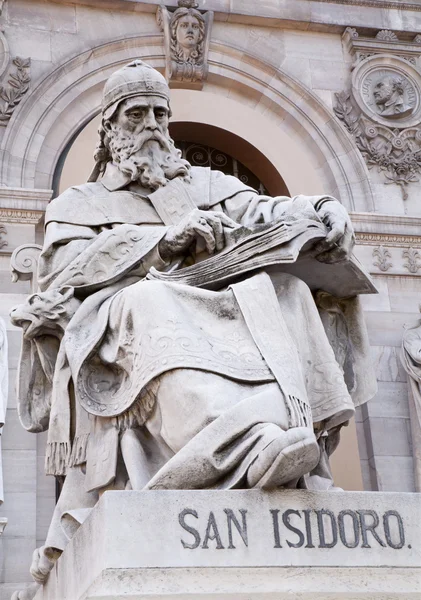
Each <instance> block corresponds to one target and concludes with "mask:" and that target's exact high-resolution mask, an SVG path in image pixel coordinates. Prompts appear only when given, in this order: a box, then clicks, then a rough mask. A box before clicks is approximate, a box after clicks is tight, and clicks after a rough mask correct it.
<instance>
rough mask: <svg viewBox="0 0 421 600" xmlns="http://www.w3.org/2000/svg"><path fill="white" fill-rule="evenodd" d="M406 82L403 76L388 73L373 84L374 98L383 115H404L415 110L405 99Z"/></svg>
mask: <svg viewBox="0 0 421 600" xmlns="http://www.w3.org/2000/svg"><path fill="white" fill-rule="evenodd" d="M405 88H406V82H405V80H404V78H403V77H398V76H393V75H388V76H386V77H383V78H382V79H380V81H378V82H377V83H376V84H375V85H374V86H373V98H374V102H375V104H376V106H377V110H378V112H379V114H380V115H381V116H382V117H403V116H407V115H410V114H411V113H412V112H413V107H412V106H410V104H408V102H407V101H406V99H405Z"/></svg>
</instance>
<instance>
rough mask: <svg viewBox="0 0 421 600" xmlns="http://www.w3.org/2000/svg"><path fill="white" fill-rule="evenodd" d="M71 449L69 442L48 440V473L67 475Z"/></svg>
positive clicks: (46, 459) (46, 462)
mask: <svg viewBox="0 0 421 600" xmlns="http://www.w3.org/2000/svg"><path fill="white" fill-rule="evenodd" d="M71 450H72V448H71V445H70V443H69V442H48V444H47V448H46V453H45V473H46V475H55V476H59V475H66V473H67V467H68V464H69V459H70V454H71Z"/></svg>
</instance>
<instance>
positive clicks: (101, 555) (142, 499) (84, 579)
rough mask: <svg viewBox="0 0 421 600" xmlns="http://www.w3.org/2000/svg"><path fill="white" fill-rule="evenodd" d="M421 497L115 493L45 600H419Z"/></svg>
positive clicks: (58, 571)
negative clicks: (171, 599) (341, 599)
mask: <svg viewBox="0 0 421 600" xmlns="http://www.w3.org/2000/svg"><path fill="white" fill-rule="evenodd" d="M420 583H421V503H420V496H419V495H417V494H395V493H389V494H387V493H359V492H358V493H353V492H347V493H345V492H344V493H342V492H337V493H335V492H331V493H324V492H318V493H313V492H305V491H289V490H282V491H277V492H272V493H265V492H260V491H232V492H221V491H195V492H190V491H157V492H151V491H148V492H107V493H106V494H104V496H103V497H102V499H101V501H100V502H99V504H98V506H97V507H96V508H95V509H94V510H93V512H92V514H91V515H90V516H89V518H88V519H87V521H85V523H84V525H83V526H82V527H80V529H79V530H78V532H77V533H76V535H75V537H74V538H73V540H72V542H71V543H70V545H69V546H68V548H67V549H66V551H65V552H64V554H63V556H62V557H61V559H60V560H59V561H58V563H57V565H56V567H55V569H54V570H53V572H52V573H51V576H50V579H49V581H48V584H47V585H46V586H45V588H44V589H43V590H42V591H40V592H38V594H37V596H36V600H82V598H83V599H84V600H85V599H86V600H89V599H94V598H95V599H96V600H99V599H103V600H105V599H111V598H113V599H120V598H121V599H122V598H124V599H131V600H138V599H139V600H140V599H152V598H153V599H155V600H158V599H163V598H170V597H176V598H177V600H184V599H187V598H189V599H194V600H199V599H203V600H204V599H205V598H206V599H210V598H212V599H221V600H222V599H224V600H226V599H229V598H232V599H235V600H240V599H244V600H246V599H247V600H260V599H262V600H263V599H271V600H275V599H276V600H281V599H284V598H285V599H286V598H288V599H291V598H300V600H304V599H307V598H308V599H310V598H311V599H314V598H320V599H323V600H327V599H338V598H347V599H363V598H364V599H367V598H370V599H374V598H376V599H381V600H386V599H387V600H389V599H395V598H400V599H403V598H405V599H409V598H411V599H412V600H414V599H415V598H420V597H421V596H420V594H421V585H420Z"/></svg>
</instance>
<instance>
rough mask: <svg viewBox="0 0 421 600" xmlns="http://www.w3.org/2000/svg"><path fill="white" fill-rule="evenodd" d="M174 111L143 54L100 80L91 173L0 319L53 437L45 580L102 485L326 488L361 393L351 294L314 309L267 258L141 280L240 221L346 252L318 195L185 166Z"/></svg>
mask: <svg viewBox="0 0 421 600" xmlns="http://www.w3.org/2000/svg"><path fill="white" fill-rule="evenodd" d="M182 22H186V23H188V24H189V26H190V25H191V24H192V20H191V15H190V13H189V17H188V21H182V20H181V18H180V19H178V26H180V23H182ZM199 31H200V28H199ZM193 35H194V36H196V33H194V34H193ZM187 37H189V36H187ZM181 39H182V38H181V36H180V40H181ZM194 39H199V38H197V37H195V38H194ZM170 115H171V112H170V94H169V88H168V85H167V83H166V81H165V79H164V77H163V76H162V75H161V74H160V73H158V72H157V71H156V70H154V69H152V68H151V67H149V66H148V65H146V64H145V63H143V62H142V61H140V60H136V61H134V62H132V63H130V64H129V65H127V66H125V67H123V68H122V69H120V70H119V71H117V72H116V73H114V74H113V75H112V76H111V77H110V78H109V80H108V81H107V83H106V85H105V89H104V95H103V105H102V121H101V126H100V129H99V143H98V145H97V149H96V152H95V161H96V166H95V169H94V171H93V173H92V175H91V178H90V181H89V182H88V183H87V184H85V185H80V186H76V187H73V188H70V189H69V190H67V191H66V192H65V193H63V194H62V195H61V196H59V197H58V198H56V199H55V200H53V201H52V202H51V203H50V205H49V207H48V209H47V211H46V216H45V223H46V232H45V242H44V247H43V251H42V253H41V256H40V261H39V278H38V284H39V290H40V291H39V292H38V293H35V294H33V295H32V296H31V297H30V298H29V299H28V301H27V302H26V303H25V304H23V305H21V306H18V307H16V308H15V309H14V310H13V311H12V313H11V318H12V321H13V322H14V324H15V325H18V326H20V327H22V329H23V345H22V358H21V365H20V375H19V386H18V402H19V412H20V416H21V420H22V423H23V425H24V427H25V428H26V429H27V430H29V431H33V432H39V431H44V430H46V429H48V444H47V450H46V470H47V473H49V474H51V475H55V476H61V477H63V476H65V481H64V485H63V489H62V492H61V496H60V498H59V500H58V503H57V506H56V510H55V513H54V516H53V519H52V523H51V526H50V529H49V533H48V538H47V541H46V544H45V546H44V547H43V548H41V549H39V550H37V551H36V553H35V555H34V562H33V565H32V568H31V573H32V574H33V576H34V578H35V579H36V580H37V581H38V582H41V583H42V582H43V581H45V579H46V577H47V575H48V571H49V569H50V568H51V567H52V565H53V563H54V560H55V559H56V558H57V556H59V555H60V553H61V552H62V551H63V549H64V548H65V546H66V543H67V541H68V539H69V537H71V535H73V532H74V531H75V529H76V528H77V526H78V524H80V523H81V522H83V520H84V519H85V517H86V515H87V514H88V513H89V511H90V509H91V508H92V507H93V506H94V505H95V503H96V502H97V500H98V498H99V496H100V495H101V494H102V493H103V492H104V491H105V490H113V489H114V490H126V489H127V490H131V489H132V490H156V489H164V490H165V489H237V488H243V489H244V488H263V489H272V488H276V487H279V486H285V487H290V488H295V487H300V488H308V489H315V488H317V489H329V488H331V487H332V486H333V483H332V481H331V476H330V472H329V466H328V455H329V454H330V453H331V451H333V449H334V447H335V445H336V444H337V440H338V431H339V429H340V427H341V426H342V425H343V424H345V423H346V422H347V421H348V420H349V419H350V418H351V417H352V415H353V413H354V404H360V403H362V402H364V401H366V400H368V399H369V398H370V397H371V396H372V395H373V394H374V393H375V380H374V379H373V375H372V372H371V370H370V367H369V362H368V361H367V348H368V342H367V335H366V332H365V328H364V324H363V322H362V317H361V310H360V308H359V305H358V300H357V299H356V298H355V299H353V300H351V301H350V303H348V304H347V302H346V301H343V303H344V304H346V305H347V307H348V308H347V309H346V310H342V308H341V307H340V306H339V304H338V305H335V303H334V302H330V303H329V301H328V300H326V299H324V304H325V308H323V306H321V308H320V310H321V314H322V313H323V311H324V314H325V317H324V318H323V319H324V320H323V319H321V318H320V315H319V311H318V309H317V307H316V303H315V301H314V299H313V296H312V293H311V291H310V289H309V287H308V286H307V285H306V283H304V281H302V280H301V279H298V278H297V277H295V276H293V275H290V274H287V273H285V272H282V269H281V268H275V270H272V271H270V270H265V269H263V270H254V271H253V272H251V273H249V274H248V275H246V276H241V277H238V276H237V278H234V279H233V280H232V281H231V282H229V283H228V284H226V285H221V286H219V287H217V286H216V287H215V286H214V288H212V287H209V288H207V287H206V286H198V287H195V286H192V285H183V284H179V283H171V282H165V281H160V280H159V279H157V278H156V277H155V278H153V277H152V276H151V273H155V274H157V275H159V274H162V276H164V275H165V274H167V275H168V276H169V277H170V276H171V273H176V272H179V271H180V272H181V270H182V269H183V268H185V269H186V270H187V269H189V268H191V267H188V265H193V266H194V265H195V264H198V265H200V264H201V263H198V261H199V260H202V259H204V260H214V261H218V255H219V254H220V255H221V257H222V256H225V254H224V255H223V253H224V252H226V249H227V247H228V245H229V244H231V243H234V246H233V247H237V246H235V244H237V243H238V244H240V242H236V241H235V240H236V239H238V238H239V237H240V236H241V235H245V232H246V233H247V232H249V233H250V232H251V233H253V232H254V233H253V234H254V235H257V234H259V232H260V231H266V230H268V231H269V233H270V232H273V231H274V232H275V233H276V235H279V236H280V239H284V238H283V237H282V236H284V237H285V236H286V237H285V239H287V237H288V235H289V239H292V240H294V239H298V233H297V234H293V233H291V231H298V230H299V229H300V228H301V229H300V231H301V230H302V231H307V230H308V229H309V228H310V229H311V228H312V227H313V228H316V229H317V231H319V234H320V231H321V230H322V231H323V233H322V234H320V235H321V238H320V239H319V241H318V243H317V244H316V245H314V244H313V246H314V247H312V252H313V254H314V255H315V256H316V258H317V261H319V262H317V261H316V264H320V267H322V265H324V267H325V268H331V267H327V266H326V265H330V264H332V268H333V266H334V263H337V262H338V261H342V264H345V263H346V262H347V261H348V259H349V258H350V256H351V251H352V248H353V244H354V234H353V230H352V225H351V222H350V219H349V216H348V214H347V212H346V210H345V209H344V208H343V207H342V206H341V204H340V203H339V202H338V201H336V200H335V199H334V198H332V197H329V196H310V197H306V196H297V197H295V198H292V199H291V198H287V197H276V198H271V197H268V196H259V195H258V194H257V192H256V191H255V190H253V189H252V188H249V187H247V186H245V185H244V184H243V183H242V182H241V181H239V180H238V179H236V178H234V177H231V176H227V175H224V174H223V173H221V172H218V171H211V170H210V169H208V168H202V167H191V165H190V164H189V163H188V162H187V161H185V160H183V159H182V158H181V153H180V152H179V151H178V150H177V149H176V147H175V145H174V142H173V141H172V139H171V138H170V136H169V133H168V121H169V117H170ZM274 224H275V225H274ZM276 224H280V225H276ZM273 228H274V229H273ZM291 228H292V229H291ZM294 228H295V229H294ZM297 228H298V229H297ZM256 232H257V234H256ZM288 232H289V233H288ZM275 233H274V234H273V235H275ZM247 235H248V234H247ZM259 235H260V234H259ZM294 236H295V237H294ZM232 239H234V242H232ZM253 239H254V238H253ZM230 240H231V241H230ZM320 240H321V241H320ZM278 247H279V252H281V250H282V248H283V247H284V245H283V244H282V243H280V244H279V246H278ZM224 248H225V250H224ZM212 255H214V256H212ZM206 257H208V258H206ZM209 257H210V258H209ZM221 260H222V258H221ZM203 264H204V265H206V264H207V263H205V262H204V263H203ZM205 270H206V269H205ZM347 311H348V312H347ZM336 316H339V317H340V319H339V320H340V324H339V326H336V325H335V323H336V320H335V319H336ZM324 321H326V323H327V324H326V327H325V325H324ZM337 332H339V334H340V335H339V334H338V336H337ZM338 340H339V341H338ZM351 396H352V397H351ZM330 434H332V436H331V437H329V436H330ZM23 597H24V596H19V594H17V595H15V598H23Z"/></svg>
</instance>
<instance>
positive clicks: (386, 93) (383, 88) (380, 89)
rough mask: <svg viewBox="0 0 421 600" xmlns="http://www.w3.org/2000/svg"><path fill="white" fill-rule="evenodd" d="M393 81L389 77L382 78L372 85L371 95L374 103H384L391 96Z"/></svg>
mask: <svg viewBox="0 0 421 600" xmlns="http://www.w3.org/2000/svg"><path fill="white" fill-rule="evenodd" d="M393 92H394V88H393V83H392V82H391V81H390V79H382V80H381V81H379V82H378V83H377V84H376V85H375V86H374V91H373V96H374V100H375V101H376V104H384V103H385V102H387V101H388V100H390V98H391V97H392V94H393Z"/></svg>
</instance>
